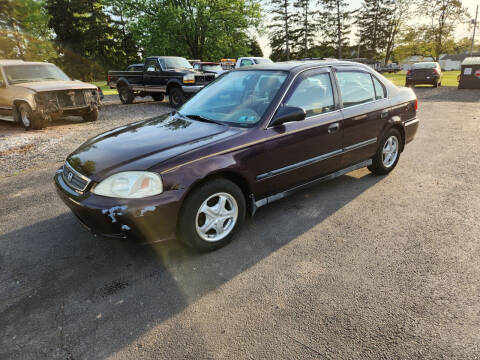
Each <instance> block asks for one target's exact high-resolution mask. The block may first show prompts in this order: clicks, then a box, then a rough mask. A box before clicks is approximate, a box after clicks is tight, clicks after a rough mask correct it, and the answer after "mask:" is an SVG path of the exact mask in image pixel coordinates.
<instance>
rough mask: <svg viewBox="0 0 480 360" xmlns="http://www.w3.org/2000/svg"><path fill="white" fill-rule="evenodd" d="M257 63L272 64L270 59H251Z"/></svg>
mask: <svg viewBox="0 0 480 360" xmlns="http://www.w3.org/2000/svg"><path fill="white" fill-rule="evenodd" d="M253 60H254V61H255V62H256V63H257V64H273V61H272V60H270V59H253Z"/></svg>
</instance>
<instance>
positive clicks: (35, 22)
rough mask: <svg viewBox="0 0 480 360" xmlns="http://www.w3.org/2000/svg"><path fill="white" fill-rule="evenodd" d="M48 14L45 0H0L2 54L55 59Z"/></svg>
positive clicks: (5, 55)
mask: <svg viewBox="0 0 480 360" xmlns="http://www.w3.org/2000/svg"><path fill="white" fill-rule="evenodd" d="M52 36H53V34H52V31H51V30H50V29H49V27H48V14H47V13H46V11H45V9H44V1H42V0H0V57H4V58H12V59H23V60H37V61H52V60H54V59H55V57H56V53H55V50H54V47H53V44H52V42H51V39H52Z"/></svg>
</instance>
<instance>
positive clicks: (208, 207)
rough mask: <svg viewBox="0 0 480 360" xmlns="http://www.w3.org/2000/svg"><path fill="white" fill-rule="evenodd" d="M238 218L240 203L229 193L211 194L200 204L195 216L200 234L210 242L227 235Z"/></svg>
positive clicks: (196, 226)
mask: <svg viewBox="0 0 480 360" xmlns="http://www.w3.org/2000/svg"><path fill="white" fill-rule="evenodd" d="M237 219H238V204H237V201H236V200H235V198H234V197H233V196H232V195H230V194H228V193H224V192H222V193H216V194H213V195H211V196H209V197H208V198H207V199H206V200H205V201H204V202H203V203H202V205H201V206H200V208H199V209H198V211H197V216H196V218H195V228H196V231H197V234H198V236H200V237H201V238H202V239H203V240H205V241H208V242H216V241H220V240H222V239H224V238H225V237H227V236H228V235H229V234H230V233H231V232H232V230H233V228H234V227H235V224H236V222H237Z"/></svg>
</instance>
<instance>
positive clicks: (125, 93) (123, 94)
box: [118, 85, 135, 104]
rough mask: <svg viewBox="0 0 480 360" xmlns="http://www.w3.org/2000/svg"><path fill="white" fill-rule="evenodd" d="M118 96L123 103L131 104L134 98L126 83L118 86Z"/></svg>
mask: <svg viewBox="0 0 480 360" xmlns="http://www.w3.org/2000/svg"><path fill="white" fill-rule="evenodd" d="M118 96H119V97H120V101H121V102H122V103H123V104H131V103H133V100H134V99H135V95H134V94H133V91H132V90H130V89H129V88H128V86H127V85H122V86H120V88H119V89H118Z"/></svg>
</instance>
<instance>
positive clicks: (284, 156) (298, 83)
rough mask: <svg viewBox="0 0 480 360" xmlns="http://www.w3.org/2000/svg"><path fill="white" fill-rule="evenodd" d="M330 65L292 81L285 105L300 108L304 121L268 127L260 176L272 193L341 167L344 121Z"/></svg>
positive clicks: (258, 178) (303, 74) (308, 72)
mask: <svg viewBox="0 0 480 360" xmlns="http://www.w3.org/2000/svg"><path fill="white" fill-rule="evenodd" d="M337 99H338V96H337V94H336V89H335V87H334V86H333V77H332V74H331V70H330V69H329V68H322V69H315V70H309V71H306V72H304V73H302V74H301V75H299V76H298V78H297V79H296V80H295V82H294V83H293V84H292V86H291V88H290V90H289V92H288V93H287V94H286V96H285V98H284V100H283V102H282V104H281V105H280V106H282V105H288V106H296V107H301V108H303V109H304V110H305V112H306V114H307V116H306V119H305V120H303V121H297V122H291V123H285V124H282V125H277V126H274V127H268V128H267V129H266V136H267V138H269V140H268V141H267V142H266V147H265V151H267V153H269V154H270V156H269V159H270V160H269V164H268V166H266V168H265V170H266V171H265V172H264V173H262V174H259V175H258V176H257V181H261V182H263V183H264V185H265V188H266V189H267V190H268V192H269V193H270V194H272V193H277V192H280V191H282V190H286V189H288V188H291V187H293V186H295V185H297V184H300V183H303V182H306V181H308V180H312V179H315V178H318V177H320V176H322V175H326V174H328V173H331V172H333V171H335V170H338V169H340V168H341V162H340V157H339V155H341V152H342V137H343V136H342V134H343V121H342V114H341V111H340V110H339V104H338V101H337Z"/></svg>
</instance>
